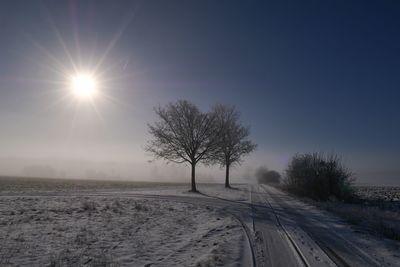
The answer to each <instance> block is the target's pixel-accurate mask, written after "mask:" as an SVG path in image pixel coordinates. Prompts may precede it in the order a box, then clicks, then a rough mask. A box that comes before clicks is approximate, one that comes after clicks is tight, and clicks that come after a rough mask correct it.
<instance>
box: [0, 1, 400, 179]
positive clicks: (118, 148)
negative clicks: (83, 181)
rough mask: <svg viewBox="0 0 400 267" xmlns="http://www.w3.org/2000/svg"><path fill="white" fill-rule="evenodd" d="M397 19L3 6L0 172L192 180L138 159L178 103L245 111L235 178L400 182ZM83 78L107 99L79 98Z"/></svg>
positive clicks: (311, 9)
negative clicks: (308, 172) (337, 157)
mask: <svg viewBox="0 0 400 267" xmlns="http://www.w3.org/2000/svg"><path fill="white" fill-rule="evenodd" d="M399 14H400V2H398V1H361V0H360V1H111V0H110V1H35V0H31V1H18V0H17V1H16V0H13V1H7V0H3V1H0V38H1V39H0V40H1V41H0V126H1V132H0V137H1V138H0V167H1V168H2V170H0V171H1V172H2V173H6V174H8V173H23V172H24V171H25V172H26V173H29V171H30V170H31V169H32V168H34V166H36V165H42V167H43V166H44V165H46V166H50V167H52V168H54V169H56V171H57V172H62V173H64V175H66V176H70V175H87V173H94V174H93V176H95V175H96V172H98V173H106V174H107V175H111V176H112V175H115V176H118V175H121V176H124V177H132V178H135V179H149V177H156V176H157V177H158V176H163V174H164V173H167V174H168V175H167V176H174V175H176V176H179V175H183V176H185V175H187V174H188V172H189V171H188V170H186V169H184V168H178V169H174V168H173V167H172V166H171V165H170V166H168V167H167V169H168V172H164V171H163V170H160V168H164V167H163V165H159V164H158V165H157V164H154V163H148V160H149V159H151V157H149V156H147V155H146V154H145V152H144V151H143V146H144V145H145V143H146V140H147V139H148V138H149V136H148V134H147V126H146V123H148V122H152V121H154V119H155V117H154V114H153V111H152V108H153V107H154V106H157V105H159V104H161V105H163V104H166V103H168V102H170V101H175V100H177V99H181V98H183V99H188V100H191V101H192V102H194V103H196V104H197V105H199V106H200V107H201V109H203V110H207V109H208V108H209V107H210V106H211V105H213V104H214V103H217V102H218V103H227V104H234V105H236V106H237V107H238V108H239V109H240V110H241V112H242V119H243V122H244V123H245V124H248V125H251V130H252V139H253V140H254V141H255V142H256V143H258V144H259V147H258V150H257V152H255V153H254V154H253V155H252V156H250V157H249V158H248V160H247V161H246V162H245V163H244V164H243V166H242V167H241V168H238V169H237V171H236V172H235V173H234V176H235V177H236V178H237V179H239V178H240V177H241V176H243V175H245V174H246V173H249V171H250V170H251V169H252V168H255V167H256V166H258V165H261V164H266V165H268V166H270V167H271V168H276V169H278V170H282V169H283V168H284V167H285V164H286V163H287V161H288V159H289V158H290V157H291V156H292V155H293V154H294V153H296V152H313V151H327V152H330V151H334V152H337V153H338V154H341V155H343V157H344V159H345V162H346V163H347V165H349V167H351V168H352V169H353V170H354V171H355V172H356V173H357V174H358V177H359V179H360V181H372V180H375V182H378V183H379V182H382V183H400V167H399V163H400V154H399V151H400V138H399V136H400V124H399V121H400V109H399V107H398V103H399V97H400V92H399V84H400V49H399V48H400V31H399V29H400V16H399ZM76 71H89V72H95V74H96V76H98V80H99V82H98V85H99V89H100V90H101V92H102V94H103V96H102V97H98V98H97V99H94V100H93V103H80V102H79V103H77V101H76V99H75V100H74V99H71V98H70V96H69V95H68V94H67V87H68V86H67V84H68V79H69V78H68V77H69V76H70V75H72V74H74V72H76ZM96 164H97V165H96ZM186 171H187V173H186ZM82 173H86V174H82ZM202 173H203V174H202V175H203V177H205V178H204V179H205V180H206V179H207V177H211V176H212V177H216V178H218V177H217V176H218V175H220V173H219V172H218V171H217V170H215V169H214V170H212V171H207V170H205V169H204V170H203V172H202ZM185 177H186V176H185ZM200 179H201V176H200Z"/></svg>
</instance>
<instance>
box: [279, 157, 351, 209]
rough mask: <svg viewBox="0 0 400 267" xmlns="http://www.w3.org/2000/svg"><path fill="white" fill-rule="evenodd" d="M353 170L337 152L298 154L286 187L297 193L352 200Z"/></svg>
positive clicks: (315, 197)
mask: <svg viewBox="0 0 400 267" xmlns="http://www.w3.org/2000/svg"><path fill="white" fill-rule="evenodd" d="M353 181H354V178H353V174H352V173H351V172H350V171H349V170H348V169H347V168H346V167H345V166H344V165H343V163H342V159H341V158H340V157H339V156H337V155H335V154H329V155H324V154H322V153H312V154H296V155H295V156H294V157H293V158H292V159H291V161H290V162H289V166H288V168H287V170H286V180H285V186H286V188H287V189H288V190H289V191H290V192H292V193H295V194H298V195H301V196H306V197H310V198H312V199H315V200H322V201H326V200H328V199H330V198H336V199H339V200H345V201H347V200H351V199H352V198H353V196H354V189H353V187H352V184H353Z"/></svg>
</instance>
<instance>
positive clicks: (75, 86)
mask: <svg viewBox="0 0 400 267" xmlns="http://www.w3.org/2000/svg"><path fill="white" fill-rule="evenodd" d="M70 86H71V87H70V89H71V91H72V93H73V94H74V95H75V96H76V97H77V98H78V99H81V100H85V99H91V98H93V97H94V96H96V94H97V89H98V88H97V86H98V84H97V80H96V78H95V77H94V76H93V75H90V74H85V73H81V74H77V75H75V76H73V77H72V78H71V85H70Z"/></svg>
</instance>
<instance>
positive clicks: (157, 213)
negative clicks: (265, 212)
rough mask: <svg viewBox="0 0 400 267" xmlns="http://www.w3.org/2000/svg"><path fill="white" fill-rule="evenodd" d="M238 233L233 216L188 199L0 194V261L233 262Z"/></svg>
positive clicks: (238, 246)
mask: <svg viewBox="0 0 400 267" xmlns="http://www.w3.org/2000/svg"><path fill="white" fill-rule="evenodd" d="M244 238H245V237H244V232H243V230H242V228H241V226H240V224H239V222H237V221H236V220H235V219H234V218H232V217H229V216H223V215H221V214H220V213H219V212H218V211H216V210H213V209H212V208H203V207H199V206H195V205H191V204H184V203H173V202H168V201H161V200H154V199H135V198H132V197H130V198H129V197H118V195H115V197H110V196H107V197H102V196H91V197H85V196H73V195H71V196H40V197H33V196H32V197H29V196H7V197H5V196H3V197H1V198H0V244H2V246H1V248H0V266H218V265H219V266H222V265H223V266H237V265H240V263H241V260H242V259H241V256H242V255H241V253H242V251H241V250H242V245H243V244H244V242H245V239H244Z"/></svg>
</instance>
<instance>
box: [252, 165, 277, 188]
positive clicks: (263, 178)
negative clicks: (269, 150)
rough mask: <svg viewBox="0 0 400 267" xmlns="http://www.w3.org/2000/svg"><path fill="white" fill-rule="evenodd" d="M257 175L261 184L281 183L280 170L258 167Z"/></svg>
mask: <svg viewBox="0 0 400 267" xmlns="http://www.w3.org/2000/svg"><path fill="white" fill-rule="evenodd" d="M256 177H257V181H258V183H259V184H279V183H280V181H281V175H280V174H279V172H277V171H272V170H271V171H270V170H268V168H267V167H260V168H258V170H257V171H256Z"/></svg>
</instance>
